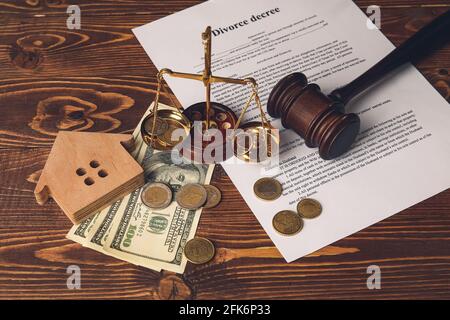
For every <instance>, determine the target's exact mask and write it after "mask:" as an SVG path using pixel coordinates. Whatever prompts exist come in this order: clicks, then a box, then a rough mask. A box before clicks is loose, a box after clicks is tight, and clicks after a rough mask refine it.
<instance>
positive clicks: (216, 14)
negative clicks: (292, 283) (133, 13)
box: [133, 0, 450, 262]
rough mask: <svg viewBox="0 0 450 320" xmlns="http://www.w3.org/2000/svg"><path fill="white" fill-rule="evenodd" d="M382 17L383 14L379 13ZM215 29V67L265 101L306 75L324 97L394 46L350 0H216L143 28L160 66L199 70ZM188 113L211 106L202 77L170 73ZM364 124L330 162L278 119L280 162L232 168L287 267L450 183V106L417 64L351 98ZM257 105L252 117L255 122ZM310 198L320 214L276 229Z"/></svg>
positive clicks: (239, 96) (240, 96)
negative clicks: (266, 182)
mask: <svg viewBox="0 0 450 320" xmlns="http://www.w3.org/2000/svg"><path fill="white" fill-rule="evenodd" d="M381 21H382V22H383V17H382V16H381ZM207 26H211V27H212V30H213V31H212V33H213V36H212V40H213V47H212V48H213V49H212V50H213V56H212V66H213V67H212V70H213V74H215V75H217V76H224V77H233V78H246V77H253V78H255V79H256V80H257V82H258V84H259V89H260V95H261V100H262V103H263V105H264V107H265V105H266V102H267V98H268V96H269V94H270V91H271V89H272V88H273V87H274V85H275V84H276V83H277V82H278V80H280V79H281V78H283V77H284V76H286V75H288V74H290V73H293V72H303V73H305V74H306V75H307V77H308V79H309V81H310V82H315V83H317V84H318V85H320V87H321V88H322V91H323V92H325V93H329V92H331V91H332V90H333V89H335V88H337V87H340V86H343V85H345V84H347V83H348V82H350V81H351V80H353V79H354V78H356V77H357V76H359V75H360V74H362V73H364V72H365V71H366V70H368V69H369V68H370V67H371V66H373V65H374V64H375V63H376V62H378V61H379V60H380V59H381V58H383V57H384V56H385V55H387V54H388V53H389V52H390V51H392V50H393V49H394V46H393V45H392V44H391V42H389V41H388V40H387V39H386V37H385V36H384V35H383V34H382V33H381V32H380V30H378V29H376V27H375V26H374V25H373V24H372V23H371V22H370V21H368V19H367V17H366V16H365V14H364V12H362V11H361V10H360V9H359V8H358V7H357V6H356V5H355V4H354V3H353V2H352V1H350V0H327V1H316V0H247V1H238V0H212V1H208V2H205V3H202V4H200V5H197V6H194V7H192V8H189V9H187V10H184V11H181V12H178V13H175V14H173V15H171V16H168V17H166V18H163V19H161V20H158V21H155V22H152V23H150V24H147V25H144V26H142V27H139V28H136V29H134V30H133V31H134V33H135V35H136V37H137V38H138V40H139V41H140V43H141V44H142V46H143V47H144V49H145V51H146V52H147V54H148V55H149V57H150V58H151V60H152V61H153V63H154V64H155V65H156V67H157V68H158V69H162V68H169V69H172V70H176V71H180V72H188V73H201V71H202V70H203V66H204V61H203V54H204V52H203V45H202V41H201V33H202V32H203V31H204V30H205V29H206V27H207ZM166 80H167V82H168V84H169V85H170V87H171V89H172V90H173V92H174V93H175V95H176V96H177V98H178V99H179V100H180V102H181V103H182V104H183V106H184V107H185V108H187V107H188V106H190V105H192V104H194V103H197V102H200V101H203V100H204V99H205V98H204V96H205V93H204V87H203V84H202V83H201V82H195V81H188V80H183V79H174V78H170V77H167V78H166ZM249 94H250V92H249V89H248V88H246V87H241V86H236V85H223V84H221V85H215V86H213V88H212V97H213V101H217V102H219V103H222V104H225V105H226V106H228V107H230V108H231V109H232V110H233V111H235V113H236V114H239V113H240V111H241V110H242V108H243V106H244V105H245V101H246V99H247V98H248V96H249ZM346 110H347V112H354V113H357V114H358V115H359V116H360V118H361V126H362V127H361V132H360V135H359V136H358V139H357V141H356V143H355V144H354V145H353V147H352V149H351V151H349V152H348V153H347V154H345V155H344V156H342V157H340V158H339V159H335V160H333V161H325V160H322V159H321V158H320V157H319V155H318V152H317V150H315V149H309V148H308V147H306V146H305V144H304V141H303V139H301V138H300V137H299V136H298V135H297V134H295V133H294V132H292V131H291V130H286V129H284V128H283V127H282V126H281V123H280V121H279V120H276V119H271V120H272V124H273V125H274V126H275V127H276V128H278V129H280V136H281V140H280V142H281V144H280V155H279V161H280V162H279V166H277V167H276V168H266V167H264V165H261V164H259V165H258V164H256V165H255V164H245V163H243V162H239V161H236V159H234V160H233V161H227V162H226V163H224V164H223V166H224V168H225V170H226V172H227V173H228V175H229V176H230V178H231V180H232V181H233V183H234V184H235V185H236V187H237V189H238V190H239V192H240V193H241V194H242V196H243V198H244V199H245V201H246V202H247V204H248V206H249V207H250V209H251V210H252V211H253V213H254V214H255V215H256V217H257V218H258V220H259V222H260V223H261V225H262V226H263V228H264V230H265V231H266V232H267V234H268V235H269V236H270V238H271V239H272V241H273V242H274V243H275V245H276V246H277V248H278V250H279V251H280V253H281V254H282V255H283V256H284V258H285V259H286V260H287V261H288V262H290V261H293V260H295V259H298V258H300V257H302V256H305V255H307V254H310V253H312V252H314V251H316V250H318V249H320V248H322V247H324V246H326V245H329V244H331V243H333V242H335V241H337V240H339V239H341V238H343V237H346V236H348V235H350V234H352V233H354V232H357V231H359V230H361V229H363V228H366V227H368V226H370V225H372V224H374V223H376V222H378V221H380V220H383V219H385V218H387V217H389V216H391V215H393V214H395V213H397V212H399V211H401V210H403V209H405V208H407V207H409V206H412V205H414V204H415V203H417V202H420V201H422V200H424V199H426V198H429V197H431V196H432V195H434V194H436V193H439V192H441V191H443V190H445V189H447V188H448V187H449V186H450V170H449V164H450V125H449V124H450V107H449V105H448V103H447V102H446V101H445V99H443V98H442V97H441V96H440V95H439V94H438V93H437V92H436V91H435V89H433V87H432V86H431V85H430V84H429V83H428V82H427V81H426V80H425V79H424V77H423V76H422V75H421V74H420V73H419V72H418V71H417V70H416V69H415V68H414V67H413V66H411V65H407V66H404V67H403V68H401V69H399V70H398V71H397V72H396V73H395V74H394V75H391V76H390V77H389V78H387V79H385V80H384V81H382V82H381V83H380V84H378V85H377V86H376V87H374V88H373V89H372V90H370V92H367V93H365V94H363V95H361V96H360V97H358V98H357V99H356V100H354V101H352V103H350V104H349V105H348V106H347V108H346ZM258 117H259V113H258V110H257V108H256V106H252V107H251V108H250V111H249V112H248V113H247V114H246V117H245V120H246V121H251V120H258V119H259V118H258ZM263 176H272V177H275V178H276V179H277V180H279V181H280V182H281V183H282V185H283V189H284V191H283V195H282V197H280V198H279V199H277V200H275V201H272V202H266V201H264V200H260V199H259V198H257V197H256V196H255V195H254V193H253V184H254V183H255V182H256V180H257V179H259V178H261V177H263ZM305 197H311V198H314V199H317V200H318V201H319V202H320V203H321V204H322V206H323V212H322V214H321V215H320V216H319V217H318V218H316V219H312V220H305V221H304V228H303V230H302V231H301V232H300V233H298V234H297V235H294V236H291V237H287V236H283V235H280V234H278V233H277V232H276V231H275V230H274V229H273V227H272V219H273V217H274V215H275V214H276V213H277V212H279V211H281V210H294V211H295V210H296V205H297V202H298V201H299V200H300V199H302V198H305Z"/></svg>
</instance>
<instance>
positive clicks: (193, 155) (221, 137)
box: [182, 102, 237, 164]
mask: <svg viewBox="0 0 450 320" xmlns="http://www.w3.org/2000/svg"><path fill="white" fill-rule="evenodd" d="M183 115H185V116H186V118H188V119H189V120H190V121H191V130H190V139H186V140H185V145H184V146H183V149H182V154H183V156H184V157H185V158H187V159H189V160H192V161H195V162H201V163H208V164H212V163H219V162H223V161H225V160H227V159H229V158H231V157H232V156H233V148H232V141H231V140H230V139H227V135H228V136H229V135H230V131H229V130H233V128H234V127H235V126H236V123H237V117H236V115H235V113H234V112H233V111H232V110H231V109H230V108H228V107H227V106H225V105H223V104H220V103H217V102H211V109H210V117H209V120H210V126H209V128H210V129H215V130H212V131H211V133H212V136H211V137H208V136H207V135H208V132H207V131H205V129H206V102H199V103H196V104H193V105H192V106H190V107H189V108H187V109H186V110H185V111H184V112H183ZM195 122H197V124H196V123H195ZM198 122H201V126H200V125H198ZM217 131H219V132H217ZM219 133H220V134H219ZM195 139H201V141H200V142H197V143H195ZM207 147H208V149H209V150H213V149H215V150H221V151H220V152H221V154H216V153H215V152H214V151H213V152H211V154H208V155H206V152H205V149H206V148H207Z"/></svg>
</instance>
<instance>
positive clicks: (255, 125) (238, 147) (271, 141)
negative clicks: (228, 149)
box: [233, 121, 280, 163]
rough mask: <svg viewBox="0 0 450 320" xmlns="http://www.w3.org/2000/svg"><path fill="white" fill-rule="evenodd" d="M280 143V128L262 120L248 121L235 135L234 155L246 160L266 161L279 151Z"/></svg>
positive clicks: (253, 161)
mask: <svg viewBox="0 0 450 320" xmlns="http://www.w3.org/2000/svg"><path fill="white" fill-rule="evenodd" d="M279 144H280V137H279V134H278V130H276V129H274V128H272V127H270V128H268V127H267V125H266V126H264V125H263V124H262V123H261V122H257V121H252V122H247V123H245V124H243V125H241V126H240V127H239V129H238V131H237V132H236V135H235V137H234V144H233V147H234V148H233V149H234V155H235V156H236V157H237V158H238V159H240V160H243V161H245V162H250V163H259V162H264V161H266V160H268V159H270V158H271V157H272V156H273V153H274V152H277V151H278V146H279Z"/></svg>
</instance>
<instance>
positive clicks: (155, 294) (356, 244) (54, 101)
mask: <svg viewBox="0 0 450 320" xmlns="http://www.w3.org/2000/svg"><path fill="white" fill-rule="evenodd" d="M198 2H200V1H195V0H177V1H142V0H117V1H112V0H97V1H88V0H79V1H75V0H72V1H64V0H16V1H12V0H11V1H8V0H0V115H1V116H0V298H4V299H25V298H31V299H35V298H51V299H57V298H81V299H86V298H120V299H123V298H130V299H134V298H143V299H167V298H171V299H172V298H175V299H189V298H192V299H216V298H223V299H253V298H256V299H259V298H274V299H297V298H301V299H317V298H344V299H353V298H369V299H372V298H374V299H378V298H388V299H391V298H408V299H410V298H411V299H412V298H424V299H429V298H447V299H449V298H450V280H449V279H450V245H449V239H450V191H449V190H447V191H445V192H442V193H441V194H438V195H436V196H434V197H433V198H431V199H428V200H426V201H424V202H422V203H420V204H417V205H415V206H414V207H412V208H409V209H407V210H405V211H403V212H401V213H399V214H397V215H395V216H393V217H391V218H389V219H387V220H385V221H382V222H380V223H377V224H376V225H374V226H371V227H370V228H367V229H365V230H363V231H361V232H358V233H356V234H354V235H352V236H350V237H348V238H345V239H343V240H340V241H338V242H336V243H334V244H333V245H331V246H328V247H326V248H324V249H322V250H320V251H318V252H316V253H314V254H312V255H310V256H308V257H305V258H302V259H299V260H297V261H296V262H294V263H290V264H287V263H285V262H284V260H283V259H282V258H281V257H280V254H279V253H278V251H277V250H276V248H275V247H274V246H273V244H272V242H271V241H270V240H269V238H268V237H267V235H266V234H265V232H264V231H263V229H262V228H261V226H260V225H259V223H258V222H257V220H256V219H255V217H254V216H253V214H252V213H251V212H250V210H249V209H248V207H247V206H246V204H245V203H244V201H243V200H242V198H241V196H240V195H239V193H238V192H237V191H236V189H235V187H234V186H233V184H232V183H231V181H230V179H229V178H228V177H227V176H226V174H225V173H224V171H223V170H222V168H221V167H220V166H218V167H217V169H216V171H215V174H214V179H213V183H214V184H216V185H218V186H219V187H220V188H221V190H222V191H223V198H224V201H223V202H222V204H221V205H220V206H219V207H218V208H216V209H211V210H205V211H204V213H203V215H202V218H201V221H200V226H199V229H198V235H200V236H206V237H208V238H209V239H211V240H213V241H214V242H215V244H216V247H217V250H218V254H217V256H216V258H215V260H214V261H213V262H212V263H210V264H208V265H203V266H193V265H188V267H187V269H186V272H185V274H184V275H175V274H171V273H167V272H162V273H157V272H154V271H150V270H147V269H144V268H141V267H136V266H133V265H131V264H128V263H125V262H122V261H119V260H116V259H113V258H109V257H107V256H104V255H101V254H98V253H96V252H94V251H92V250H89V249H85V248H82V247H81V246H80V245H78V244H75V243H73V242H71V241H69V240H66V239H65V235H66V233H67V231H68V230H69V228H70V227H71V224H70V222H69V220H68V219H67V218H66V217H65V216H64V214H63V213H62V212H61V211H60V210H59V209H58V207H57V206H56V204H55V203H54V202H50V203H48V204H47V205H45V206H43V207H40V206H38V205H37V204H36V202H35V200H34V196H33V190H34V186H35V182H36V179H37V178H38V176H39V173H40V169H41V168H42V167H43V166H44V163H45V161H46V158H47V156H48V153H49V151H50V148H51V146H52V142H53V139H54V138H55V134H56V132H57V131H58V130H59V129H66V130H77V129H81V130H89V131H102V132H117V133H130V132H131V131H132V130H133V128H134V127H135V126H136V123H137V121H138V120H139V119H140V117H141V116H142V114H143V113H144V111H145V110H146V108H147V106H148V105H149V104H150V103H151V101H152V99H153V97H154V93H155V77H154V75H155V73H156V70H155V68H154V67H153V65H152V63H151V61H150V59H149V58H148V57H147V55H146V54H145V53H144V50H143V49H142V48H141V47H140V45H139V44H138V42H137V40H136V39H135V38H134V37H133V34H132V32H131V29H132V28H133V27H136V26H139V25H142V24H145V23H148V22H150V21H153V20H156V19H159V18H162V17H164V16H166V15H168V14H171V13H173V12H176V11H179V10H182V9H184V8H187V7H190V6H192V5H194V4H196V3H198ZM356 3H357V4H358V5H359V6H360V7H361V8H362V9H364V8H366V7H367V6H368V5H371V4H378V5H380V6H381V7H382V31H383V32H384V34H386V35H387V37H388V38H389V39H390V40H391V41H393V42H394V43H395V44H396V45H399V44H400V43H402V41H404V40H405V39H407V37H409V36H411V35H412V34H413V33H414V32H416V31H417V30H418V29H419V28H420V27H422V26H423V25H424V24H425V23H426V22H428V21H429V20H430V19H432V18H433V17H435V16H436V15H438V14H440V13H443V12H444V11H445V10H447V9H448V8H449V6H450V1H449V0H426V1H425V0H421V1H416V0H377V1H372V0H358V1H356ZM69 4H78V5H80V7H81V11H82V22H81V23H82V25H81V26H82V29H81V30H73V31H71V30H67V28H66V19H67V14H66V8H67V6H68V5H69ZM418 67H419V70H420V71H421V72H423V74H424V75H425V76H426V78H427V79H428V80H429V81H430V82H431V83H432V84H433V85H434V87H435V88H436V89H437V90H438V91H439V92H440V93H441V95H442V96H444V97H445V98H446V99H447V101H448V100H449V98H450V91H449V75H448V72H449V67H450V47H449V46H447V47H446V48H444V49H442V50H441V51H439V52H437V53H435V54H433V55H432V56H431V57H429V58H428V59H426V60H425V61H423V62H422V63H420V64H419V65H418ZM130 101H131V102H133V101H134V103H130ZM436 116H438V115H436ZM424 178H426V177H424ZM71 264H76V265H79V266H80V267H81V271H82V289H81V290H68V289H67V287H66V279H67V276H68V275H67V274H66V268H67V267H68V266H69V265H71ZM372 264H376V265H379V266H380V267H381V271H382V283H381V284H382V288H381V290H368V289H367V287H366V280H367V277H368V275H367V274H366V269H367V267H368V266H369V265H372Z"/></svg>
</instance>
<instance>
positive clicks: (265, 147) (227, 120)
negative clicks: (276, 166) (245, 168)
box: [141, 27, 279, 163]
mask: <svg viewBox="0 0 450 320" xmlns="http://www.w3.org/2000/svg"><path fill="white" fill-rule="evenodd" d="M202 40H203V45H204V58H205V67H204V70H203V74H191V73H182V72H175V71H172V70H170V69H162V70H161V71H160V72H159V73H158V74H157V81H158V87H157V92H156V97H155V101H154V105H153V110H152V112H151V113H150V114H149V115H148V116H147V117H146V118H145V119H144V120H143V122H142V125H141V134H142V137H143V139H144V141H145V142H146V143H147V144H148V145H150V146H152V147H153V148H154V149H156V150H172V149H174V148H175V147H177V148H179V146H181V154H182V155H183V156H184V157H186V158H188V159H190V160H195V161H196V162H204V163H208V162H209V161H207V160H206V159H205V157H203V151H204V150H205V148H206V147H207V146H210V150H211V149H215V150H217V148H221V149H222V150H223V153H222V158H221V161H224V160H226V159H228V158H230V157H231V156H232V155H233V154H234V155H235V156H236V157H237V158H239V159H241V160H244V161H246V162H262V161H265V160H267V159H269V158H270V157H271V156H272V155H273V148H272V147H273V143H275V144H276V145H277V146H278V145H279V136H278V134H277V132H276V130H274V128H273V127H272V126H271V124H270V122H269V121H268V119H267V118H266V116H265V114H264V111H263V109H262V106H261V101H260V98H259V95H258V85H257V83H256V80H255V79H253V78H245V79H233V78H225V77H218V76H214V75H213V74H212V71H211V64H212V62H211V60H212V59H211V42H212V39H211V27H207V28H206V31H205V32H204V33H202ZM164 75H168V76H171V77H175V78H182V79H189V80H196V81H201V82H203V84H204V86H205V93H206V94H205V96H206V101H205V102H199V103H196V104H193V105H191V106H190V107H188V108H187V109H185V110H182V109H181V108H180V107H179V105H178V104H177V103H175V102H174V101H173V99H172V96H171V95H170V94H169V93H168V91H167V89H166V88H165V86H164V85H163V81H164ZM213 83H227V84H238V85H248V86H250V87H251V94H250V97H249V98H248V100H247V102H246V104H245V106H244V108H243V109H242V111H241V114H240V116H239V118H237V116H236V114H235V113H234V112H233V111H232V110H231V109H230V108H228V107H227V106H225V105H223V104H220V103H217V102H211V84H213ZM161 90H164V92H165V93H166V95H168V96H169V98H170V100H171V103H172V104H173V105H174V106H175V108H172V109H162V110H159V108H158V107H159V99H160V94H161ZM253 100H254V101H255V103H256V105H257V108H258V109H259V113H260V118H261V121H260V122H258V121H251V122H247V123H244V124H242V125H241V123H242V120H243V118H244V115H245V113H246V112H247V110H248V108H249V106H250V105H251V103H252V101H253ZM194 123H201V125H200V126H198V125H197V126H194V125H193V124H194ZM177 129H181V131H182V132H183V133H184V135H183V136H180V135H176V136H178V137H179V138H178V139H176V138H175V139H174V138H173V136H174V135H173V133H174V131H175V130H177ZM209 129H216V130H218V131H219V132H220V135H219V138H218V137H217V136H214V139H211V137H210V138H209V139H206V141H205V139H203V137H204V136H208V134H209V133H208V132H209V131H210V130H209ZM237 129H240V130H239V132H237ZM227 130H232V134H231V135H230V134H227ZM179 132H180V131H178V133H179ZM216 132H217V131H216ZM228 133H229V131H228ZM199 134H200V135H203V137H202V142H201V143H200V145H199V144H198V143H195V142H194V137H195V136H196V135H197V136H198V135H199ZM211 147H212V148H211ZM230 150H232V152H229V151H230ZM199 160H200V161H199ZM221 161H214V162H221Z"/></svg>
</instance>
